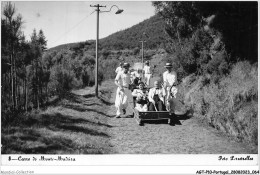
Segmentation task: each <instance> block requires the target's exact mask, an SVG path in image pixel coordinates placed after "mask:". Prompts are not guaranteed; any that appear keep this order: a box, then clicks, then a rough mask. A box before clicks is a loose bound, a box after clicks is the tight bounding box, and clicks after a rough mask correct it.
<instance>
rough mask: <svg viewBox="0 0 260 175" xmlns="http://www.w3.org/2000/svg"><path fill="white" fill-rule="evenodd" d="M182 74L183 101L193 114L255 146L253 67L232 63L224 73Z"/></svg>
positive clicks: (256, 133)
mask: <svg viewBox="0 0 260 175" xmlns="http://www.w3.org/2000/svg"><path fill="white" fill-rule="evenodd" d="M217 78H218V77H214V76H213V75H209V76H208V77H206V76H195V75H190V76H188V77H186V78H185V79H184V80H183V82H182V84H181V88H182V89H183V92H182V93H183V100H184V102H185V104H186V105H187V106H188V107H190V108H192V109H193V111H194V115H195V116H198V117H200V118H201V119H203V120H204V121H205V122H206V123H208V124H209V125H211V126H212V127H214V128H216V129H218V130H220V131H222V132H224V133H227V134H229V135H230V136H233V137H235V138H236V139H237V140H240V141H242V142H246V143H249V144H251V145H252V146H253V147H257V145H258V128H257V126H258V115H257V114H258V102H257V99H258V88H257V85H258V82H257V81H258V80H257V66H254V65H251V64H249V63H248V62H238V63H237V64H235V65H234V66H233V68H232V70H231V72H230V74H229V75H228V76H225V77H223V78H221V79H217Z"/></svg>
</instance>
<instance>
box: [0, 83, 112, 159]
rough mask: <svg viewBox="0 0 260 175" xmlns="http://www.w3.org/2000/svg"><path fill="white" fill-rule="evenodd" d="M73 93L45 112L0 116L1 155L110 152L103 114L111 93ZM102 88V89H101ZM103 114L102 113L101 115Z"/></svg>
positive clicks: (90, 91)
mask: <svg viewBox="0 0 260 175" xmlns="http://www.w3.org/2000/svg"><path fill="white" fill-rule="evenodd" d="M107 86H109V83H108V82H104V83H103V85H102V86H101V87H100V89H99V92H100V94H99V96H100V98H99V99H98V98H96V97H95V95H94V93H93V92H94V91H93V88H85V89H83V90H75V91H72V93H67V94H66V95H65V96H64V98H63V99H60V100H59V101H58V102H56V103H55V104H52V105H50V106H49V107H47V108H46V109H44V110H40V111H32V112H29V113H24V114H19V115H17V116H14V117H5V118H4V119H3V117H2V123H1V128H2V134H1V138H2V154H104V153H108V152H111V150H110V148H111V147H110V143H109V138H110V135H109V134H108V132H107V129H108V128H111V127H112V126H110V125H108V124H107V120H108V118H109V117H111V116H109V115H107V114H106V113H105V111H106V110H107V108H108V106H109V105H111V104H110V102H109V99H110V96H111V93H110V91H109V88H108V89H107V88H106V87H107ZM103 87H104V88H103ZM102 111H103V112H102Z"/></svg>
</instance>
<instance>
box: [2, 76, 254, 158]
mask: <svg viewBox="0 0 260 175" xmlns="http://www.w3.org/2000/svg"><path fill="white" fill-rule="evenodd" d="M115 92H116V86H115V85H114V83H113V81H107V82H104V83H103V84H102V87H101V88H100V89H99V98H96V97H95V94H94V88H86V89H81V90H74V91H72V92H71V93H69V94H67V95H66V96H65V97H64V98H63V99H62V100H60V101H58V102H56V103H53V104H52V105H51V106H49V107H48V108H47V109H45V110H43V111H38V112H35V113H30V114H26V115H19V116H17V117H15V118H12V119H10V118H5V119H4V120H3V119H2V154H161V153H167V154H249V153H257V151H256V150H253V149H251V148H249V147H248V146H247V145H245V144H242V143H238V142H236V141H235V140H234V139H232V138H229V137H227V136H225V135H223V134H220V133H219V132H218V131H216V130H215V129H213V128H211V127H209V126H207V125H203V124H201V123H200V121H199V120H198V119H197V118H196V117H187V116H186V117H179V118H178V120H177V121H176V122H175V125H174V126H170V125H168V124H167V121H158V122H150V123H145V125H144V126H139V125H138V124H137V122H136V121H135V119H134V118H130V117H128V116H126V117H124V116H123V117H124V118H119V119H117V118H114V116H115V107H114V99H115ZM129 111H130V108H129V109H128V113H127V115H129V114H132V113H131V112H130V113H129Z"/></svg>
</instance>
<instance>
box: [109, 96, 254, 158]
mask: <svg viewBox="0 0 260 175" xmlns="http://www.w3.org/2000/svg"><path fill="white" fill-rule="evenodd" d="M111 97H112V98H111V102H113V101H114V98H115V92H114V93H113V94H112V96H111ZM127 110H128V112H127V114H131V112H129V111H131V110H130V108H128V109H127ZM114 114H115V107H114V106H113V105H112V106H110V110H109V111H108V115H110V116H113V115H114ZM178 121H179V122H177V123H176V124H175V125H174V126H170V125H168V124H167V121H161V122H153V123H151V122H150V123H146V124H145V125H144V126H139V125H138V124H137V122H136V121H135V119H134V118H119V119H117V118H110V119H109V120H108V124H109V125H111V126H113V127H111V128H109V130H108V131H109V135H110V136H111V143H110V144H111V145H112V146H113V148H114V151H115V153H120V154H129V153H130V154H131V153H134V154H151V153H152V154H157V153H159V154H161V153H167V154H169V153H170V154H246V153H247V154H248V153H255V151H253V150H252V149H250V148H248V146H247V145H245V144H242V143H238V142H236V141H234V139H231V138H228V137H227V136H224V135H223V134H220V133H219V132H218V131H216V130H215V129H213V128H211V127H207V126H203V125H202V124H200V122H199V121H198V119H197V118H195V117H191V118H189V119H188V118H186V119H185V118H179V120H178Z"/></svg>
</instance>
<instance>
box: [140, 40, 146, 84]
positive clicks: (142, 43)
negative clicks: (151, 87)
mask: <svg viewBox="0 0 260 175" xmlns="http://www.w3.org/2000/svg"><path fill="white" fill-rule="evenodd" d="M140 42H141V43H142V79H143V78H144V74H143V69H144V42H146V41H140Z"/></svg>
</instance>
